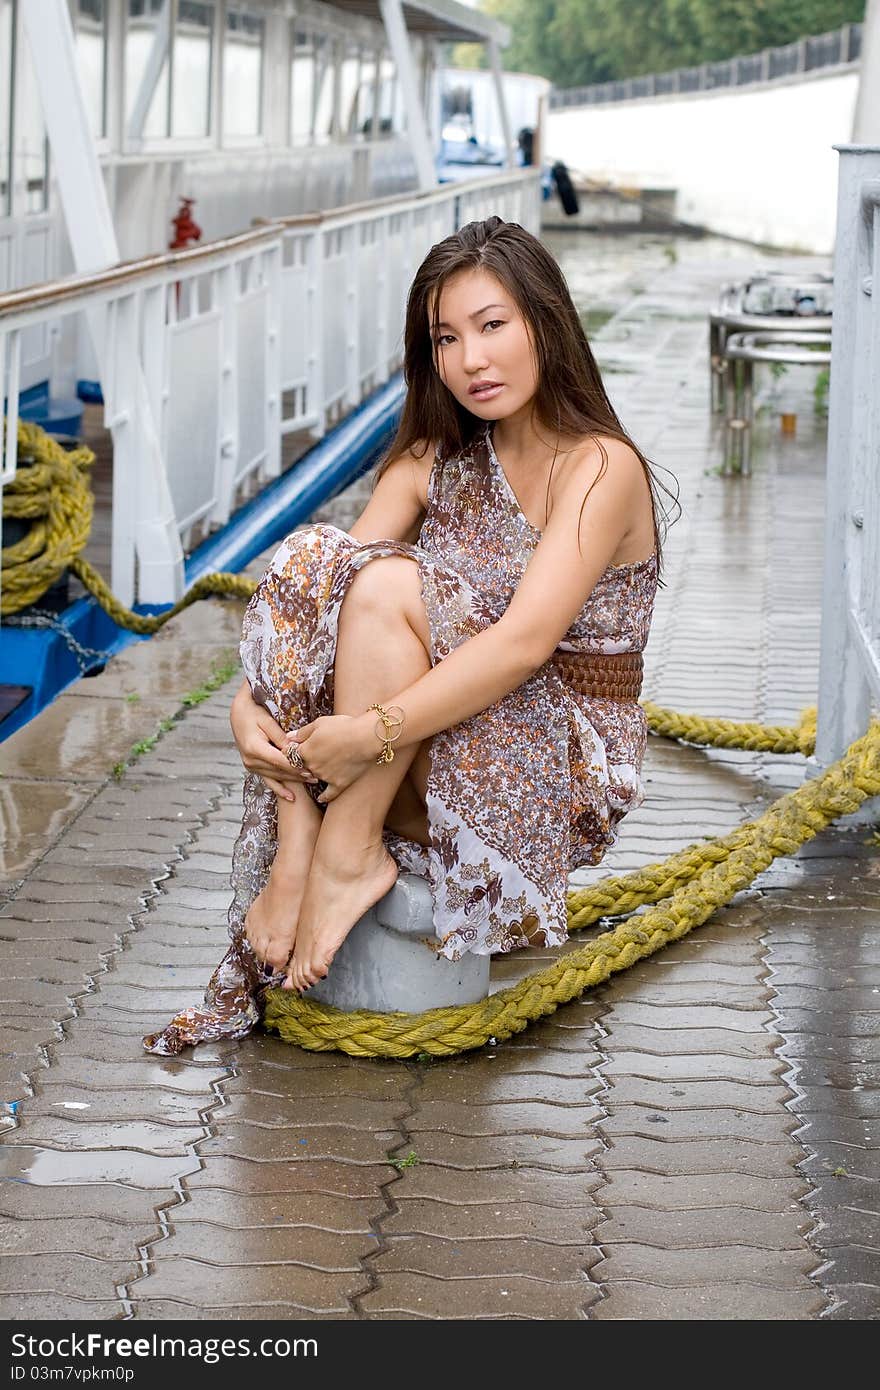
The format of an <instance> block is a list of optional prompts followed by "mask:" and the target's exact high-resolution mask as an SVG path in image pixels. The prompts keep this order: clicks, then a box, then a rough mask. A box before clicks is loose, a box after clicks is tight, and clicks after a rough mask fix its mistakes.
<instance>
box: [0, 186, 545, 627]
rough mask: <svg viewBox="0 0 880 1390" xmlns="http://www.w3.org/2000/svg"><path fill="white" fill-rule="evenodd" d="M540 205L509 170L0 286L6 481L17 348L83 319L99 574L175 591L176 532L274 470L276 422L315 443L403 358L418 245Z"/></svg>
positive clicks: (525, 216) (128, 584) (179, 579)
mask: <svg viewBox="0 0 880 1390" xmlns="http://www.w3.org/2000/svg"><path fill="white" fill-rule="evenodd" d="M540 199H541V190H540V175H539V171H537V170H532V169H528V170H522V171H520V170H517V171H506V172H505V173H503V174H499V175H497V176H492V177H488V178H486V179H479V180H474V181H471V182H468V183H467V184H466V185H464V186H462V185H446V186H443V187H441V188H439V189H437V190H436V191H433V190H432V191H431V192H428V193H423V194H408V195H406V196H404V197H392V198H386V199H381V200H379V201H374V202H372V203H365V204H360V205H355V206H350V207H347V208H338V209H332V210H330V211H328V212H326V213H322V214H312V215H307V216H304V217H298V218H290V219H283V220H279V221H273V222H268V223H266V224H264V225H260V226H258V227H255V228H254V229H253V230H252V231H249V232H245V233H242V234H241V235H240V236H237V237H230V238H227V239H225V240H222V241H217V242H213V243H208V244H207V245H205V246H202V247H198V248H194V249H192V250H189V251H183V252H178V253H176V254H171V253H167V254H163V255H158V256H153V257H148V258H146V259H145V260H142V261H136V262H129V263H126V264H123V265H120V266H115V267H113V268H112V269H111V270H107V271H101V272H97V273H95V274H91V275H79V276H70V277H68V278H67V279H64V280H59V281H56V282H54V283H52V284H46V285H42V286H39V285H38V286H31V287H29V288H26V289H22V290H17V291H14V292H11V293H8V294H5V295H0V391H2V394H3V395H4V396H5V397H6V402H7V404H6V414H7V428H6V433H5V439H0V473H2V477H3V479H4V481H5V480H6V479H10V478H12V477H14V476H15V473H16V471H17V468H18V466H19V464H18V460H17V458H16V427H17V420H18V404H19V400H18V398H19V383H20V380H21V366H22V353H23V347H26V345H27V343H28V341H30V340H32V338H33V335H34V330H39V331H42V332H49V334H50V335H51V336H52V337H54V338H56V339H57V336H58V334H57V327H58V324H59V322H60V320H62V319H64V318H67V317H69V316H71V315H82V316H83V317H84V319H85V320H86V321H87V323H88V326H89V330H90V332H91V335H92V338H93V340H95V342H96V344H97V343H100V345H101V346H100V350H99V351H97V356H98V359H99V361H101V362H103V363H104V364H105V366H104V369H103V373H102V377H103V379H102V389H103V394H104V418H105V423H106V425H107V427H108V429H109V430H110V431H111V433H112V436H113V517H112V562H111V586H112V588H113V592H114V593H115V594H116V596H117V597H118V598H119V599H121V601H122V602H123V603H126V604H131V603H132V602H134V601H135V599H139V600H140V601H141V602H146V603H167V602H171V601H173V600H174V599H175V598H176V597H178V596H179V592H180V589H181V586H182V583H183V550H182V548H181V543H182V544H183V545H186V544H187V542H188V541H189V540H190V536H191V532H192V529H193V527H194V526H195V525H196V524H197V523H203V524H206V525H218V524H222V523H223V522H225V521H226V520H228V518H229V516H230V513H231V512H232V510H233V509H234V508H235V506H236V505H237V503H238V501H239V499H240V498H241V496H242V490H243V485H244V484H246V483H247V482H248V481H249V480H254V479H255V480H256V481H257V482H260V481H262V480H264V479H268V478H270V477H272V476H275V475H277V473H278V472H279V470H280V467H281V437H282V434H284V433H289V432H292V431H299V430H305V431H308V432H309V433H310V434H311V435H312V437H314V438H319V437H320V436H321V435H322V434H323V433H324V432H325V430H326V428H327V426H328V425H330V424H333V423H335V422H336V421H337V420H338V419H339V418H340V417H341V416H342V415H344V414H346V413H347V412H348V411H350V410H352V409H353V408H355V407H356V406H357V405H358V404H359V403H360V402H361V401H363V400H364V399H365V398H366V396H367V395H368V394H369V393H370V392H372V391H373V390H375V389H376V388H377V387H378V386H379V385H381V383H383V382H385V381H387V380H388V379H389V378H390V377H391V376H392V375H393V374H394V372H395V371H397V370H398V369H399V367H400V364H401V361H402V351H403V322H404V312H405V306H406V294H407V290H408V288H409V284H410V282H411V279H412V276H413V274H414V272H415V269H416V267H417V265H418V264H419V262H420V261H421V260H422V259H423V257H424V255H425V253H426V252H427V250H428V249H429V247H430V246H431V245H433V244H434V243H435V242H437V241H439V240H441V239H442V238H443V237H444V236H447V235H449V234H450V233H451V232H453V231H454V230H455V229H456V227H458V226H461V225H463V224H464V223H465V222H468V221H472V220H474V219H477V218H484V217H488V216H490V215H491V214H492V213H496V212H497V213H498V214H499V215H500V216H502V217H504V218H505V219H506V220H513V221H517V222H520V223H521V224H522V225H523V226H524V227H527V228H528V229H529V230H531V231H534V232H537V231H538V228H539V224H540ZM158 557H164V558H158Z"/></svg>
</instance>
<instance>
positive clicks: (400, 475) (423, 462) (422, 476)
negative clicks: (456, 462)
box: [382, 439, 438, 510]
mask: <svg viewBox="0 0 880 1390" xmlns="http://www.w3.org/2000/svg"><path fill="white" fill-rule="evenodd" d="M437 457H438V456H437V451H436V448H435V446H434V444H433V443H432V442H431V441H430V440H425V439H418V440H415V441H414V443H413V444H412V445H410V447H409V448H408V449H405V450H404V451H403V453H400V454H398V455H397V457H396V458H394V459H392V461H391V462H390V463H389V464H387V465H386V467H385V468H384V470H383V474H382V476H383V479H384V478H387V479H388V484H390V485H392V486H397V487H401V488H406V489H407V490H410V489H412V490H413V491H414V492H415V494H416V497H417V498H418V500H419V502H420V504H421V506H422V509H423V510H424V509H426V508H427V506H428V487H429V483H430V479H431V473H432V471H433V468H434V464H435V462H436V461H437Z"/></svg>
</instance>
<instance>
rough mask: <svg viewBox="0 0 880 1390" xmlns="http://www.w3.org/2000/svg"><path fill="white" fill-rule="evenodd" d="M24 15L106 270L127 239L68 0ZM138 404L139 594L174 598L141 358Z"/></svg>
mask: <svg viewBox="0 0 880 1390" xmlns="http://www.w3.org/2000/svg"><path fill="white" fill-rule="evenodd" d="M22 20H23V22H24V27H25V32H26V34H27V39H28V43H29V44H30V48H31V53H32V55H33V57H34V64H33V66H34V74H35V78H36V82H37V86H38V87H39V90H40V101H41V104H42V108H43V119H44V120H45V122H46V130H47V132H48V135H49V144H50V147H51V150H52V167H53V170H54V175H55V179H56V181H57V185H58V192H59V195H60V199H61V206H62V209H63V212H64V220H65V224H66V227H67V236H68V240H69V242H70V248H71V252H72V254H73V261H74V265H75V267H76V269H77V270H78V271H89V270H102V269H104V268H105V267H106V266H111V265H115V264H116V263H117V261H118V260H119V247H118V245H117V242H116V232H115V230H114V227H113V218H112V216H111V214H110V205H109V203H108V201H107V192H106V189H105V187H104V180H103V178H102V175H101V166H100V164H99V163H98V156H97V153H96V151H95V142H94V140H93V138H92V132H91V128H90V125H89V116H88V110H87V108H86V104H85V100H84V98H83V93H82V88H81V86H80V81H79V72H78V69H77V63H76V49H75V46H74V39H73V29H72V27H71V23H70V12H69V10H68V8H67V3H66V0H27V4H26V5H23V6H22ZM86 317H87V319H88V324H89V330H90V332H91V334H92V341H93V343H94V346H95V355H96V357H97V359H98V362H99V364H100V370H101V376H102V379H103V377H104V374H105V373H106V371H107V368H108V362H107V345H106V343H105V335H104V322H105V311H104V309H103V308H99V309H93V310H90V311H89V312H88V313H87V316H86ZM133 409H134V410H135V411H136V418H135V420H134V422H133V435H134V437H135V439H136V444H135V447H136V450H137V466H136V468H135V471H134V476H132V477H131V478H130V479H129V484H130V486H131V488H132V489H135V490H136V494H137V531H136V536H137V542H136V544H137V556H138V573H139V581H140V582H139V591H138V597H139V598H140V600H141V602H143V603H173V602H174V601H175V599H177V598H179V597H180V595H181V593H182V590H183V551H182V549H181V545H180V537H179V535H178V532H177V523H176V521H175V517H174V508H173V505H172V502H171V493H170V491H169V488H168V480H167V478H166V476H165V468H164V464H163V461H162V456H161V452H160V448H159V439H158V435H157V432H156V426H155V422H154V420H153V413H152V410H151V408H150V401H149V395H148V393H147V386H146V381H145V379H144V373H143V369H142V366H141V364H140V362H139V361H138V362H137V363H136V370H135V381H134V386H133ZM114 592H115V593H116V595H117V597H118V598H119V599H121V600H122V602H123V603H131V602H132V600H133V598H134V593H133V592H132V587H131V580H130V578H128V579H126V580H125V581H122V580H120V583H119V587H118V588H117V586H116V583H115V580H114Z"/></svg>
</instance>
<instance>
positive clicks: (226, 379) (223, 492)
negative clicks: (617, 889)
mask: <svg viewBox="0 0 880 1390" xmlns="http://www.w3.org/2000/svg"><path fill="white" fill-rule="evenodd" d="M236 275H237V267H236V263H235V261H231V262H230V264H229V265H224V266H223V267H221V269H219V270H218V271H216V272H215V274H214V276H213V277H212V279H213V283H212V290H213V293H214V295H215V304H216V306H217V308H218V309H219V311H220V323H221V329H220V380H219V382H218V383H217V399H218V401H219V404H220V420H219V422H218V423H219V428H218V430H217V441H218V445H217V447H218V450H219V453H220V458H219V461H218V468H217V501H216V504H215V507H214V511H213V513H212V515H211V520H212V521H213V522H215V523H217V524H218V525H223V524H225V522H227V521H228V520H229V516H230V512H231V510H232V497H233V493H234V492H235V475H236V473H237V472H238V439H239V427H238V289H237V285H236Z"/></svg>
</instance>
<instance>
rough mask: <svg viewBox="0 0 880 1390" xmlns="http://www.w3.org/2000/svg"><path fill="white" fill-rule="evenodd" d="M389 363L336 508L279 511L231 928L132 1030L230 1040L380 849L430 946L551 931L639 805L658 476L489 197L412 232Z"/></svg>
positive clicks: (292, 971)
mask: <svg viewBox="0 0 880 1390" xmlns="http://www.w3.org/2000/svg"><path fill="white" fill-rule="evenodd" d="M404 374H405V378H406V381H407V383H408V388H409V389H408V391H407V395H406V400H405V403H404V407H403V412H402V416H401V420H400V424H399V427H398V430H397V434H396V436H395V439H394V442H393V443H392V445H391V448H390V450H389V452H388V455H387V456H386V458H385V461H384V463H383V465H382V466H381V468H380V470H379V474H378V479H377V482H376V485H375V488H374V491H373V493H372V496H371V498H370V501H369V503H368V505H367V507H366V508H365V510H364V512H363V513H362V515H361V516H360V517H359V519H358V521H357V522H356V523H355V525H354V526H353V527H352V529H351V531H350V532H343V531H341V530H339V529H338V528H336V527H334V526H324V525H313V526H307V527H305V528H303V529H301V530H299V531H295V532H293V533H292V534H291V535H290V536H288V537H287V539H286V540H285V541H284V542H283V544H282V545H281V547H280V549H279V550H278V552H277V553H276V555H275V556H274V558H273V560H272V562H271V564H270V566H269V568H268V570H267V571H266V574H265V575H264V576H263V579H262V580H261V582H260V586H259V588H258V589H257V592H256V593H255V594H254V597H253V599H252V600H251V602H250V603H249V605H248V608H247V612H246V614H245V619H244V626H243V638H242V643H241V654H242V662H243V665H244V669H245V674H246V681H245V683H244V684H243V685H242V687H241V689H240V691H239V692H238V695H237V696H236V698H235V701H234V703H233V710H232V727H233V731H234V734H235V738H236V742H237V744H238V747H239V750H240V752H241V754H242V759H243V762H244V765H245V767H246V768H247V769H248V775H247V776H246V778H245V785H244V817H243V822H242V831H241V835H240V836H239V839H238V841H237V843H236V846H235V850H234V853H233V873H232V884H233V889H234V900H233V903H232V906H231V908H230V913H229V926H230V935H231V938H232V945H231V947H230V949H229V951H228V952H227V954H226V956H225V957H224V959H223V961H221V963H220V965H219V966H218V968H217V970H216V971H215V973H214V975H213V977H212V979H211V982H210V984H209V986H208V989H207V992H206V995H205V1000H204V1004H203V1005H201V1006H199V1007H196V1008H190V1009H186V1010H184V1011H183V1013H181V1014H180V1015H178V1017H177V1018H176V1019H174V1020H173V1021H172V1023H170V1024H169V1025H168V1027H167V1028H165V1029H164V1030H163V1031H162V1032H161V1033H157V1034H153V1035H151V1036H149V1037H147V1038H146V1039H145V1040H144V1045H145V1046H146V1048H147V1049H148V1050H149V1051H152V1052H158V1053H164V1054H169V1053H174V1052H178V1051H180V1049H181V1048H182V1047H183V1046H185V1045H187V1044H188V1043H192V1042H197V1041H200V1040H202V1039H207V1038H216V1037H220V1036H226V1037H229V1036H233V1037H240V1036H243V1035H244V1034H245V1033H247V1032H248V1031H249V1030H250V1029H251V1028H252V1027H253V1025H254V1023H255V1022H256V1021H257V1020H258V1019H259V1016H260V1010H261V1004H262V998H263V995H264V992H265V990H266V989H268V988H273V987H277V986H278V985H282V986H283V987H284V988H288V989H296V990H299V991H302V990H304V989H307V988H308V987H309V986H310V985H311V984H313V983H314V982H315V981H316V980H317V979H319V978H321V977H322V976H324V975H325V974H326V973H327V971H328V969H329V968H330V965H331V963H332V960H333V956H334V954H335V952H336V951H337V950H338V948H339V946H340V945H341V943H342V941H343V940H344V939H345V936H346V935H347V933H348V932H349V931H350V930H351V928H352V926H353V925H354V924H355V922H356V921H358V919H359V918H360V917H362V916H363V914H364V913H365V912H366V911H367V909H368V908H369V907H371V906H372V905H373V904H374V903H375V902H377V901H378V900H379V898H381V897H382V896H384V894H385V893H387V892H388V891H389V889H390V888H391V887H392V886H393V884H394V881H395V879H396V877H397V874H398V872H399V870H400V869H406V870H409V871H412V872H416V873H421V874H423V875H425V876H426V877H427V878H428V880H429V882H430V884H431V889H432V896H433V904H434V927H435V932H436V935H437V938H438V943H439V944H438V950H439V951H440V952H441V953H442V954H443V955H445V956H448V957H449V958H451V959H457V958H458V957H459V956H460V955H461V954H462V952H464V951H469V950H470V951H478V952H483V953H484V952H500V951H508V950H511V949H514V948H515V947H519V946H525V945H528V944H532V945H548V946H551V945H558V944H559V943H561V942H562V941H564V940H565V937H566V910H565V898H566V890H567V877H568V874H569V873H570V871H571V870H572V869H574V868H576V867H578V866H580V865H583V864H596V863H598V862H599V861H600V859H601V858H602V856H603V855H604V853H605V850H606V849H607V847H608V846H609V845H611V844H613V843H614V842H615V840H616V838H617V827H618V825H619V822H620V820H621V819H622V817H623V816H624V815H625V814H626V812H627V811H628V810H630V809H632V808H633V807H634V806H637V805H639V804H640V802H641V801H642V799H643V795H644V791H643V786H642V782H641V778H640V769H641V763H642V758H643V755H644V751H645V744H646V738H647V725H646V720H645V716H644V713H643V711H642V709H641V706H640V705H639V704H638V703H637V698H636V697H637V696H638V692H639V688H640V679H641V652H642V649H643V648H644V645H645V642H646V640H647V636H648V630H649V626H650V621H651V614H652V608H653V602H654V597H655V594H656V589H657V586H658V583H659V574H660V558H661V544H660V531H659V525H658V516H659V515H660V507H659V503H658V500H657V497H656V493H655V487H656V484H655V479H654V477H653V474H652V470H651V467H650V465H649V464H648V462H647V460H646V459H645V458H644V457H643V455H642V454H641V453H640V452H639V450H638V449H637V447H636V446H635V444H634V443H633V442H632V440H630V439H629V437H628V435H627V434H626V432H625V430H624V429H623V426H622V425H621V423H620V421H619V420H618V418H617V416H616V414H615V412H614V410H613V408H612V406H611V404H610V402H609V400H608V397H607V395H606V393H605V390H604V387H603V385H602V381H601V377H600V375H599V371H598V368H597V366H596V363H595V360H594V358H593V355H592V352H591V350H590V348H589V345H588V343H587V340H586V338H585V336H584V332H583V329H582V327H581V324H580V320H579V318H578V315H577V311H576V309H575V307H574V305H573V303H572V301H571V297H570V295H569V292H568V288H567V286H566V284H565V281H564V278H563V276H562V273H561V271H560V270H559V267H558V266H557V264H556V262H555V261H554V260H553V257H552V256H551V255H550V253H549V252H548V251H547V250H546V248H545V247H544V246H543V245H542V244H541V242H540V241H539V240H538V239H537V238H535V237H534V236H532V235H531V234H530V233H528V232H526V231H525V230H524V229H523V228H522V227H520V226H519V225H518V224H517V223H510V222H503V221H502V220H501V219H500V218H498V217H490V218H489V219H488V220H487V221H485V222H473V223H470V224H469V225H468V226H466V227H463V228H462V229H461V230H460V231H458V232H456V233H455V234H453V235H452V236H449V237H447V238H446V239H445V240H443V241H441V242H439V243H438V244H437V245H436V246H434V247H432V248H431V250H430V252H429V253H428V255H427V256H426V258H425V260H424V262H423V263H422V265H421V266H420V268H419V270H418V272H417V274H416V277H415V280H414V281H413V284H412V287H411V289H410V293H409V297H408V301H407V313H406V325H405V365H404ZM664 490H666V489H664Z"/></svg>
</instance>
